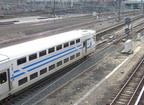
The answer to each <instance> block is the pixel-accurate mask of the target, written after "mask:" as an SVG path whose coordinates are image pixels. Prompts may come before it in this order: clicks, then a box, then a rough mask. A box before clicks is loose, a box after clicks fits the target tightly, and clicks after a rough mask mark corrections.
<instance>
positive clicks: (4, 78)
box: [0, 72, 7, 84]
mask: <svg viewBox="0 0 144 105" xmlns="http://www.w3.org/2000/svg"><path fill="white" fill-rule="evenodd" d="M6 81H7V73H6V72H3V73H0V84H3V83H5V82H6Z"/></svg>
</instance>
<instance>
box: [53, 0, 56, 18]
mask: <svg viewBox="0 0 144 105" xmlns="http://www.w3.org/2000/svg"><path fill="white" fill-rule="evenodd" d="M53 13H54V18H55V17H56V15H55V0H54V10H53Z"/></svg>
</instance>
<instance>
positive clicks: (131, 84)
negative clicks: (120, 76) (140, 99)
mask: <svg viewBox="0 0 144 105" xmlns="http://www.w3.org/2000/svg"><path fill="white" fill-rule="evenodd" d="M143 69H144V58H143V59H142V60H141V61H140V63H139V64H138V65H137V66H136V68H135V69H134V71H133V73H132V74H131V75H130V77H129V78H128V80H127V81H126V82H125V84H124V85H123V87H122V88H121V89H120V91H119V92H118V93H117V95H116V96H115V97H114V99H113V100H112V101H111V103H110V104H109V105H134V102H135V101H136V100H135V99H136V93H137V92H138V90H139V89H141V88H142V86H143V85H144V70H143Z"/></svg>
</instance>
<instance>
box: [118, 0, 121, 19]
mask: <svg viewBox="0 0 144 105" xmlns="http://www.w3.org/2000/svg"><path fill="white" fill-rule="evenodd" d="M120 9H121V0H118V21H120Z"/></svg>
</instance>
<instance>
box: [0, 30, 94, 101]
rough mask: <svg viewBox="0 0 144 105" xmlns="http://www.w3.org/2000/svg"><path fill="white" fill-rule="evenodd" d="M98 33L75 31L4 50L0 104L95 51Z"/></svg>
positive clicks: (0, 67)
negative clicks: (1, 101) (0, 101)
mask: <svg viewBox="0 0 144 105" xmlns="http://www.w3.org/2000/svg"><path fill="white" fill-rule="evenodd" d="M95 45H96V39H95V31H94V30H74V31H70V32H65V33H61V34H57V35H53V36H49V37H45V38H40V39H36V40H33V41H29V42H24V43H21V44H17V45H13V46H9V47H5V48H2V49H0V100H3V99H4V98H6V97H8V96H10V95H13V94H15V93H17V92H19V91H21V90H23V89H24V88H26V87H29V86H30V85H32V84H34V83H36V82H37V81H40V80H41V79H43V78H45V77H47V76H49V75H51V74H52V73H54V72H56V71H59V70H60V69H62V68H64V67H66V66H68V65H70V64H72V63H74V62H76V61H78V60H79V59H81V58H83V57H85V56H87V55H89V54H90V53H92V52H94V51H95Z"/></svg>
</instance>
